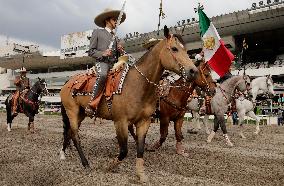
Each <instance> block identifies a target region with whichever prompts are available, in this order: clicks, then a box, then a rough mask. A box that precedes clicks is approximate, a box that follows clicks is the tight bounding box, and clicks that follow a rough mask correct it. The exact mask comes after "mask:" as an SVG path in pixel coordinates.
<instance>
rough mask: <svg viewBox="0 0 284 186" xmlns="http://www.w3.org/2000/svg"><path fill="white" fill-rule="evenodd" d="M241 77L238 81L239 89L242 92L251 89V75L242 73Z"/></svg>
mask: <svg viewBox="0 0 284 186" xmlns="http://www.w3.org/2000/svg"><path fill="white" fill-rule="evenodd" d="M240 77H241V78H240V80H239V81H238V82H237V89H238V90H239V91H241V92H245V91H248V90H250V82H251V81H250V77H249V76H248V75H242V76H240Z"/></svg>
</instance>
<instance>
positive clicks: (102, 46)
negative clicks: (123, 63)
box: [85, 9, 126, 117]
mask: <svg viewBox="0 0 284 186" xmlns="http://www.w3.org/2000/svg"><path fill="white" fill-rule="evenodd" d="M119 13H120V11H119V10H111V9H106V10H105V11H104V12H102V13H101V14H99V15H97V17H96V18H95V20H94V21H95V24H96V25H97V26H99V27H101V28H103V29H94V31H93V34H92V37H91V40H90V49H89V51H88V55H89V56H90V57H93V58H95V59H96V64H95V69H96V70H95V71H96V74H97V80H96V83H95V85H94V88H93V95H92V99H91V101H90V103H89V104H88V106H87V107H86V109H85V113H86V114H87V115H88V116H91V117H92V116H94V115H95V112H94V110H95V109H96V108H95V107H96V106H95V105H93V104H92V101H93V100H94V99H95V98H96V97H97V96H99V95H100V93H101V92H102V91H103V90H104V87H105V83H106V79H107V74H108V72H109V70H110V69H111V68H112V67H113V65H114V63H116V62H117V59H118V57H119V56H120V55H121V54H123V53H124V49H123V47H122V46H121V45H119V44H118V41H117V38H115V40H114V41H113V40H112V38H113V35H114V32H113V31H114V29H115V28H116V26H117V25H116V22H117V19H118V16H119ZM125 19H126V14H125V13H123V15H122V19H121V23H122V22H124V20H125ZM111 42H113V45H112V48H109V46H110V45H111Z"/></svg>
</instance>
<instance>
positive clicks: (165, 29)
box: [164, 25, 170, 38]
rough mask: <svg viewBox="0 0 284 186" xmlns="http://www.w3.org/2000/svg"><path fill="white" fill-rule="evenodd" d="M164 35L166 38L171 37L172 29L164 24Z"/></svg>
mask: <svg viewBox="0 0 284 186" xmlns="http://www.w3.org/2000/svg"><path fill="white" fill-rule="evenodd" d="M164 36H165V37H166V38H170V30H169V29H168V27H167V25H165V26H164Z"/></svg>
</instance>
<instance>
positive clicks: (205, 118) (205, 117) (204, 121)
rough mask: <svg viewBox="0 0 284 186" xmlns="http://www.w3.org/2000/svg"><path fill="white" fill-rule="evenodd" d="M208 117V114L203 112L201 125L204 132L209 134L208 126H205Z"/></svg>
mask: <svg viewBox="0 0 284 186" xmlns="http://www.w3.org/2000/svg"><path fill="white" fill-rule="evenodd" d="M199 117H200V116H199ZM208 119H209V115H207V114H205V116H204V118H203V120H202V123H203V125H204V129H205V132H206V134H208V135H209V134H210V131H209V129H208V126H207V123H208Z"/></svg>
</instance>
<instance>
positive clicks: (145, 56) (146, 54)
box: [131, 47, 153, 67]
mask: <svg viewBox="0 0 284 186" xmlns="http://www.w3.org/2000/svg"><path fill="white" fill-rule="evenodd" d="M152 49H153V47H152V48H151V49H150V50H148V51H147V52H145V53H144V54H143V56H141V57H140V58H139V59H138V60H137V61H136V63H134V64H139V63H140V62H141V61H144V60H145V59H146V58H147V57H148V56H149V53H150V51H151V50H152ZM131 67H133V66H131Z"/></svg>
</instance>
